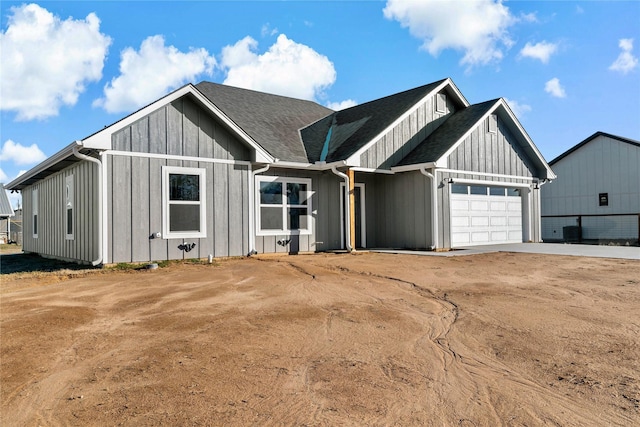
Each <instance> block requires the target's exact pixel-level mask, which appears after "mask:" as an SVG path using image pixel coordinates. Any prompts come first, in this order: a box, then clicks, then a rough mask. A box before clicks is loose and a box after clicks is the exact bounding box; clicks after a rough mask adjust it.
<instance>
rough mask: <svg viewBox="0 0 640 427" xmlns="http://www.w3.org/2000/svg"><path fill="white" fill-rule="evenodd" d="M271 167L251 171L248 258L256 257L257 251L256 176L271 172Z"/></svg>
mask: <svg viewBox="0 0 640 427" xmlns="http://www.w3.org/2000/svg"><path fill="white" fill-rule="evenodd" d="M269 167H270V165H267V166H265V167H263V168H260V169H256V170H254V171H251V182H250V183H249V253H248V254H247V256H251V255H255V254H257V253H258V251H256V224H255V222H256V215H255V202H256V200H255V196H254V188H255V186H256V175H258V174H259V173H264V172H266V171H268V170H269Z"/></svg>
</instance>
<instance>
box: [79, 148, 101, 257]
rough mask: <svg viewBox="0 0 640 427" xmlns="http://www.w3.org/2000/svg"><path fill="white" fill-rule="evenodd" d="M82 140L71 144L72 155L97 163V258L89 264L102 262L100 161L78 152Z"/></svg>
mask: <svg viewBox="0 0 640 427" xmlns="http://www.w3.org/2000/svg"><path fill="white" fill-rule="evenodd" d="M82 146H83V145H82V141H76V145H74V146H73V149H72V151H73V155H74V156H76V157H77V158H79V159H81V160H86V161H88V162H91V163H95V164H97V165H98V258H97V259H95V260H93V261H91V265H93V266H94V267H95V266H96V265H100V264H102V257H103V253H102V238H103V233H104V227H103V218H102V162H101V161H100V160H98V159H96V158H93V157H90V156H87V155H85V154H82V153H80V152H78V147H82Z"/></svg>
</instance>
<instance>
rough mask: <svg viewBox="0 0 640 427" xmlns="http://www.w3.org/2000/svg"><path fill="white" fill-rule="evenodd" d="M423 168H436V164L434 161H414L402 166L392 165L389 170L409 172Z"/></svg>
mask: <svg viewBox="0 0 640 427" xmlns="http://www.w3.org/2000/svg"><path fill="white" fill-rule="evenodd" d="M423 167H424V168H425V169H434V168H437V167H438V166H437V165H436V163H434V162H429V163H416V164H414V165H404V166H392V167H391V171H392V172H409V171H418V170H420V169H422V168H423Z"/></svg>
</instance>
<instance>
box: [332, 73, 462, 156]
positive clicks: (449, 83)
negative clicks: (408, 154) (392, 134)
mask: <svg viewBox="0 0 640 427" xmlns="http://www.w3.org/2000/svg"><path fill="white" fill-rule="evenodd" d="M447 86H449V88H450V89H451V90H452V91H453V93H454V94H456V96H457V97H458V101H460V102H461V103H462V104H463V105H464V106H465V107H468V106H469V102H468V101H467V99H466V98H465V97H464V96H463V95H462V92H460V90H459V89H458V87H457V86H456V85H455V84H454V83H453V80H451V78H449V77H447V78H446V79H444V80H443V81H442V83H440V84H439V85H438V86H436V87H435V88H433V89H432V90H431V91H430V92H429V93H427V94H426V95H425V96H423V97H422V98H421V99H420V100H419V101H418V102H416V103H415V104H414V105H413V106H412V107H411V108H409V109H408V110H407V111H405V112H404V113H403V114H402V115H400V116H398V118H396V120H394V121H393V123H391V124H390V125H389V126H387V127H386V128H385V129H383V130H382V131H381V132H380V133H379V134H377V135H375V136H374V137H373V138H371V139H370V140H369V141H368V142H367V143H366V144H364V145H363V146H362V147H361V148H359V149H358V150H357V151H356V152H355V153H353V154H352V155H351V156H349V157H348V158H347V159H345V160H346V161H347V162H349V163H355V162H359V161H360V160H359V159H360V156H361V155H362V153H364V152H365V151H367V150H368V149H369V148H371V146H372V145H373V144H375V142H376V141H377V140H379V139H380V138H382V137H383V136H384V135H385V134H387V133H388V132H389V131H390V130H392V129H393V128H394V127H396V126H398V124H399V123H400V122H402V120H404V119H405V118H406V117H407V116H409V115H410V114H411V113H413V112H414V111H415V110H416V109H417V108H418V106H419V105H420V104H422V103H423V102H424V101H425V100H426V99H427V98H429V97H431V96H433V95H434V94H436V93H438V92H439V91H441V90H442V89H444V88H445V87H447ZM356 159H357V160H356Z"/></svg>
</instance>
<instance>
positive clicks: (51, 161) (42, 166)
mask: <svg viewBox="0 0 640 427" xmlns="http://www.w3.org/2000/svg"><path fill="white" fill-rule="evenodd" d="M77 146H78V142H77V141H73V142H72V143H71V144H69V145H67V146H66V147H64V148H63V149H62V150H60V151H58V152H57V153H55V154H54V155H52V156H51V157H48V158H47V159H45V160H44V161H43V162H42V163H39V164H37V165H36V166H34V167H33V168H31V169H29V170H28V171H26V172H25V173H23V174H22V175H20V176H19V177H17V178H16V179H14V180H13V181H11V182H10V183H8V184H7V185H5V186H4V187H5V188H6V189H7V190H14V189H15V187H16V186H18V185H20V184H22V183H23V182H25V181H27V180H29V179H31V178H33V177H34V176H35V175H37V174H39V173H40V172H42V171H44V170H47V169H48V168H50V167H51V166H53V165H55V164H56V163H58V162H60V161H62V160H64V159H66V158H67V157H69V156H71V155H73V148H74V147H77Z"/></svg>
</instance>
